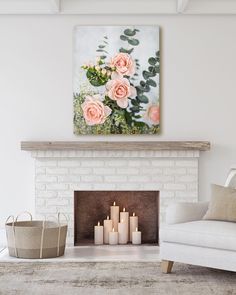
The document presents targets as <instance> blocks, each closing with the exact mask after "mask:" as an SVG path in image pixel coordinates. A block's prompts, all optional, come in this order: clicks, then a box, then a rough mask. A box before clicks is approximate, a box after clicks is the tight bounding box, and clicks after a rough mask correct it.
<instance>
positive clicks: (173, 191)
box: [23, 148, 200, 244]
mask: <svg viewBox="0 0 236 295" xmlns="http://www.w3.org/2000/svg"><path fill="white" fill-rule="evenodd" d="M23 149H24V148H23ZM28 150H29V149H28ZM199 155H200V151H199V150H178V151H177V150H159V151H158V150H133V151H127V150H125V149H124V150H113V151H111V150H110V151H109V150H36V151H32V156H33V157H34V158H35V206H36V215H37V216H38V217H41V218H42V216H47V217H49V216H51V215H56V213H57V212H59V211H60V212H63V213H65V214H67V215H68V217H69V232H68V243H69V244H73V242H74V230H73V228H74V220H73V219H74V191H79V190H90V191H91V190H155V191H160V221H161V223H163V222H164V221H165V210H166V207H167V206H168V204H170V203H171V202H180V201H197V200H198V159H199Z"/></svg>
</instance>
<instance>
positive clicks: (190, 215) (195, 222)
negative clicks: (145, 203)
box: [160, 170, 236, 273]
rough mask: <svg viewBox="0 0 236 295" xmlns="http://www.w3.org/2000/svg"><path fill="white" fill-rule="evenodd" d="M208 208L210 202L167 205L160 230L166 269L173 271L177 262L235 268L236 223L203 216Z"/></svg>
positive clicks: (161, 250)
mask: <svg viewBox="0 0 236 295" xmlns="http://www.w3.org/2000/svg"><path fill="white" fill-rule="evenodd" d="M235 176H236V170H235V171H234V174H233V175H232V172H231V177H232V178H233V177H235ZM230 183H231V181H229V179H227V181H226V185H227V186H230ZM207 208H208V203H178V204H173V205H171V206H170V207H168V209H167V217H166V222H167V225H166V226H164V227H163V228H162V229H161V231H160V239H161V247H160V255H161V259H162V270H163V272H165V273H170V272H171V269H172V266H173V263H174V262H181V263H187V264H193V265H200V266H206V267H212V268H218V269H224V270H230V271H236V223H234V222H224V221H214V220H202V217H203V216H204V215H205V213H206V211H207Z"/></svg>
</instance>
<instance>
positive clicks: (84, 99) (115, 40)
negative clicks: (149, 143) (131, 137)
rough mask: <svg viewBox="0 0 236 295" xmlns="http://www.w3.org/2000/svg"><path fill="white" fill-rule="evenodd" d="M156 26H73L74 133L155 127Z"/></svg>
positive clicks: (146, 130)
mask: <svg viewBox="0 0 236 295" xmlns="http://www.w3.org/2000/svg"><path fill="white" fill-rule="evenodd" d="M159 75H160V53H159V27H158V26H94V27H93V26H77V27H75V32H74V86H73V87H74V133H75V134H77V135H82V134H84V135H91V134H94V135H98V134H102V135H110V134H156V133H158V132H159V130H160V102H159V101H160V98H159Z"/></svg>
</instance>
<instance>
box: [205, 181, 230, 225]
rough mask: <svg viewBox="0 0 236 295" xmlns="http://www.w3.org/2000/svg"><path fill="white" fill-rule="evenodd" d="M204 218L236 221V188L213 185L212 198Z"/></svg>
mask: <svg viewBox="0 0 236 295" xmlns="http://www.w3.org/2000/svg"><path fill="white" fill-rule="evenodd" d="M203 219H212V220H223V221H234V222H236V189H234V188H231V187H224V186H220V185H216V184H212V185H211V200H210V203H209V208H208V210H207V212H206V214H205V216H204V217H203Z"/></svg>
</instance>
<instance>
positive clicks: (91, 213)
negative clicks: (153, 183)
mask: <svg viewBox="0 0 236 295" xmlns="http://www.w3.org/2000/svg"><path fill="white" fill-rule="evenodd" d="M114 202H115V203H116V205H117V206H119V211H120V212H121V211H123V208H125V210H126V211H127V212H129V216H132V215H133V213H135V215H136V216H138V230H139V231H141V233H142V244H152V245H153V244H157V245H158V243H159V235H158V233H159V191H75V192H74V245H75V246H78V245H91V244H94V226H95V225H97V224H98V222H100V223H101V224H103V221H104V220H105V219H107V216H108V215H109V216H110V206H112V205H113V203H114Z"/></svg>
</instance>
